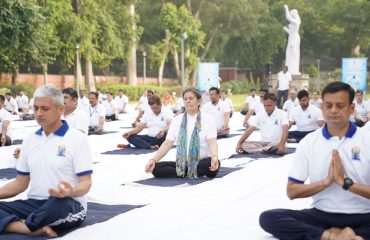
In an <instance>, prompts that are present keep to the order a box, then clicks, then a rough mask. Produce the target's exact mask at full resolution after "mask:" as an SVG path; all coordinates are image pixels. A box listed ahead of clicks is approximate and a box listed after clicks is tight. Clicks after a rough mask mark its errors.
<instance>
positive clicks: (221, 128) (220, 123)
mask: <svg viewBox="0 0 370 240" xmlns="http://www.w3.org/2000/svg"><path fill="white" fill-rule="evenodd" d="M209 97H210V99H211V101H210V102H206V103H205V104H204V105H203V107H202V110H203V111H204V112H206V113H208V114H209V115H211V116H213V117H214V118H215V122H216V127H217V137H227V135H228V134H229V132H230V128H229V120H230V111H231V109H230V106H228V105H227V104H226V103H225V102H223V101H220V89H219V88H216V87H211V88H210V89H209Z"/></svg>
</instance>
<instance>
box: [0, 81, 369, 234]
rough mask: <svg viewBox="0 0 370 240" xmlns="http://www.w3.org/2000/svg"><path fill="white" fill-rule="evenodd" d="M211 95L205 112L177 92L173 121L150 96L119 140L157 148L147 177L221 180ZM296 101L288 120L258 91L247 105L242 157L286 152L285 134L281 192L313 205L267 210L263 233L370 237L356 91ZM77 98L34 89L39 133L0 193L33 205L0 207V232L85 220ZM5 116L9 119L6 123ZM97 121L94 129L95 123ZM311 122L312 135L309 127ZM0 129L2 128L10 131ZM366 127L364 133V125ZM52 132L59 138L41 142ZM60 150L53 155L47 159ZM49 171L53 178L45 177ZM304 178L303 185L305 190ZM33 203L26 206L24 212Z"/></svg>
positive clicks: (43, 230) (336, 87)
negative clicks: (289, 147)
mask: <svg viewBox="0 0 370 240" xmlns="http://www.w3.org/2000/svg"><path fill="white" fill-rule="evenodd" d="M356 95H357V93H356ZM209 96H210V102H209V103H207V104H204V105H203V106H201V103H202V99H201V94H200V93H199V91H198V90H196V89H193V88H189V89H186V90H185V91H184V92H183V93H182V99H183V102H184V110H185V111H184V112H181V113H179V114H177V115H176V116H175V117H173V116H172V114H173V113H172V112H171V111H167V109H165V108H163V107H162V101H161V99H160V98H159V97H157V96H155V95H154V94H153V96H151V97H150V98H149V99H148V105H149V106H150V108H148V109H146V110H145V111H144V113H143V115H142V117H140V119H139V120H140V121H137V122H136V124H135V125H136V126H135V127H134V128H133V129H132V130H130V131H129V132H126V133H124V134H123V137H125V138H127V140H128V141H129V142H130V143H132V144H133V145H134V146H139V145H140V146H146V148H148V147H149V148H152V149H156V148H158V150H157V151H156V152H155V154H154V156H153V157H151V158H150V160H149V161H148V163H147V164H146V166H145V171H146V172H147V173H152V174H153V175H154V176H155V177H158V178H169V177H171V178H175V177H180V178H185V177H186V178H202V177H204V178H213V177H215V176H216V175H217V173H218V171H219V169H220V165H221V164H220V161H219V157H218V144H217V137H218V132H219V130H220V129H221V130H225V128H227V127H228V121H229V118H230V111H231V110H230V108H228V107H226V106H222V103H221V102H220V99H221V98H220V90H219V89H218V88H211V89H210V90H209ZM297 97H298V100H299V105H298V106H296V107H295V108H293V109H291V112H290V114H289V116H288V114H287V113H286V111H284V110H281V109H279V108H277V106H276V97H275V95H274V94H272V93H268V92H267V91H265V90H263V91H261V92H260V100H259V101H257V102H256V104H257V103H258V104H259V105H262V108H261V106H259V107H258V108H260V110H257V107H256V106H253V107H252V106H251V107H250V110H249V111H254V112H255V115H254V116H253V113H249V114H248V113H247V116H248V117H249V119H246V121H245V123H246V124H248V125H247V129H246V130H245V132H244V134H243V135H242V136H241V138H240V139H239V141H238V143H237V146H236V150H237V151H238V152H246V153H257V152H271V151H276V152H277V153H279V154H283V153H284V152H285V150H286V142H287V139H289V137H291V138H294V139H295V140H296V141H297V142H300V143H299V145H298V148H297V151H296V154H295V155H294V156H293V160H292V161H293V164H292V166H291V170H290V172H289V178H288V185H287V193H288V196H289V198H291V199H295V198H305V197H310V196H312V197H313V200H314V203H313V208H310V209H305V210H289V209H274V210H268V211H265V212H263V213H262V214H261V216H260V225H261V227H262V228H263V229H264V230H266V231H267V232H269V233H271V234H272V235H274V236H276V237H278V238H280V239H321V240H335V239H339V240H342V239H354V240H357V239H359V240H360V239H369V238H370V231H369V229H370V228H369V226H370V225H369V224H370V221H369V220H370V208H369V199H370V194H369V193H370V178H369V177H368V170H369V168H370V165H369V163H370V141H368V136H369V132H368V131H365V130H363V129H362V128H358V127H356V126H355V124H353V123H351V122H350V117H351V115H353V114H354V113H355V104H354V103H353V99H354V97H355V91H354V90H353V89H352V88H351V87H350V86H349V85H348V84H346V83H342V82H333V83H330V84H328V85H327V86H326V87H325V88H324V89H323V93H322V98H323V99H322V104H321V110H320V108H318V107H315V106H314V105H313V104H312V105H310V104H309V94H308V92H307V91H306V90H301V91H299V92H298V94H297ZM63 98H64V100H63ZM77 98H78V96H77V92H76V91H75V90H74V89H72V88H67V89H64V90H62V91H61V92H60V91H59V90H56V89H54V88H50V87H47V86H46V87H45V86H44V87H41V88H39V89H37V90H36V92H35V104H34V111H35V117H36V121H37V122H38V123H39V124H40V126H41V128H40V129H39V130H38V131H37V132H36V133H35V134H33V135H32V136H31V137H29V138H27V139H26V140H25V142H24V144H23V145H22V149H23V150H22V152H21V153H20V155H19V162H18V164H17V174H18V175H17V178H16V179H15V180H14V181H12V182H9V183H8V184H7V185H5V186H4V187H2V188H1V189H0V192H2V193H3V194H2V195H1V196H2V198H8V197H12V196H14V195H16V194H18V193H20V192H22V191H24V190H26V189H27V187H28V185H29V184H30V185H31V188H30V191H29V193H28V197H29V199H27V200H22V201H19V202H15V203H13V202H9V203H7V204H4V205H0V206H3V207H0V218H1V219H3V221H1V222H0V231H8V232H19V233H25V234H46V235H49V236H56V232H55V231H54V230H55V229H58V228H63V227H73V226H76V225H78V224H80V223H81V221H83V219H84V217H85V216H86V198H85V197H84V196H85V195H86V193H87V192H88V191H89V189H90V187H91V174H92V162H91V159H92V156H91V151H90V149H89V146H88V141H87V138H86V133H87V132H86V131H88V130H86V129H87V128H86V124H85V125H84V126H80V127H79V124H80V121H79V120H80V119H82V118H84V117H83V116H84V115H82V114H83V113H84V112H83V110H81V112H80V109H78V108H77V102H78V99H77ZM89 98H90V106H89V110H90V118H91V116H92V115H97V116H99V114H95V113H97V112H98V111H100V110H99V109H98V106H100V103H99V95H98V93H95V92H91V93H90V94H89ZM4 99H5V98H4V97H3V96H0V113H1V114H3V112H4V111H2V110H3V102H4V101H5V100H4ZM102 111H103V110H102ZM9 114H10V113H9V112H6V114H5V115H4V116H5V118H4V119H6V118H8V117H9ZM0 116H2V115H0ZM221 117H222V118H221ZM103 119H104V118H103ZM1 120H2V121H1V122H2V123H4V122H5V123H6V122H7V120H5V121H4V120H3V118H2V119H1ZM76 120H78V121H76ZM86 122H87V121H86ZM90 122H91V119H90ZM97 123H98V124H99V123H100V118H99V119H98V121H97ZM293 123H295V124H296V125H297V131H298V132H299V134H297V133H294V132H293V133H291V134H290V133H289V132H288V129H289V127H290V126H291V125H292V124H293ZM313 125H315V127H316V129H312V128H309V127H308V126H313ZM4 126H5V128H6V127H7V124H5V125H4ZM145 126H146V127H148V136H147V137H139V136H138V133H139V132H140V131H141V130H143V128H144V127H145ZM299 127H301V128H299ZM72 128H73V130H70V129H72ZM257 128H258V129H260V132H261V141H259V142H256V141H249V140H248V137H249V136H250V135H251V133H252V132H253V131H254V130H255V129H257ZM365 128H367V129H369V123H367V124H366V126H365ZM76 129H77V130H76ZM302 129H303V130H302ZM79 131H80V132H79ZM2 132H3V131H2ZM81 132H83V133H85V134H83V133H81ZM50 134H54V135H56V136H59V137H57V138H53V140H50V141H48V144H43V143H44V142H46V141H45V139H47V138H48V136H49V135H50ZM289 134H290V135H289ZM303 135H304V136H303ZM4 139H5V140H4V142H6V138H4ZM297 139H298V140H297ZM1 141H2V142H3V136H2V138H1ZM76 143H78V144H76ZM61 144H62V145H61ZM66 145H68V146H67V147H65V146H66ZM173 145H176V157H175V159H174V160H175V161H161V160H162V159H163V157H164V156H165V155H166V154H167V153H168V152H169V151H170V149H171V148H172V147H173ZM60 146H64V148H61V147H60ZM56 147H57V152H56V153H57V154H55V153H54V152H52V151H53V150H55V149H54V148H56ZM32 149H43V150H42V151H37V154H35V155H32V154H30V153H31V152H35V151H31V150H32ZM66 151H68V154H67V152H66ZM69 151H73V154H69V153H70V152H69ZM49 152H50V154H47V153H49ZM318 153H319V154H318ZM49 155H50V156H51V155H53V156H54V157H53V158H52V159H51V160H52V161H60V159H64V158H69V161H62V162H60V164H67V165H68V166H67V165H66V167H67V168H68V171H64V172H59V170H58V169H56V167H55V166H56V165H58V164H59V163H58V164H51V161H50V159H49V157H48V156H49ZM28 159H32V161H30V163H29V164H31V163H32V165H29V164H28V163H27V162H26V160H28ZM49 163H50V164H49ZM37 164H46V165H47V169H49V171H50V172H47V173H44V174H42V172H40V171H41V170H42V169H45V167H43V168H39V167H38V165H37ZM38 169H41V170H40V171H38ZM50 174H51V175H52V176H54V175H55V177H50ZM31 178H32V179H33V181H30V179H31ZM57 178H58V179H57ZM45 179H48V180H50V179H52V181H45ZM60 179H66V181H60ZM307 179H309V181H310V182H309V183H305V181H306V180H307ZM45 183H47V185H45ZM40 189H42V190H40ZM45 189H46V190H45ZM40 191H41V192H42V194H41V195H42V196H41V198H40V199H41V200H40V201H39V202H37V203H34V202H32V201H34V200H33V199H32V197H33V196H39V195H40ZM30 203H32V204H31V205H32V207H25V206H30ZM19 208H21V209H22V211H19ZM5 209H6V210H5ZM40 209H43V210H45V209H46V211H40ZM51 209H57V210H58V211H55V210H54V211H51ZM50 212H53V214H50ZM70 214H78V215H81V218H78V219H76V221H74V222H69V223H68V224H64V223H65V222H63V221H61V222H58V224H56V225H53V226H50V224H52V223H54V222H55V219H64V218H65V217H67V216H68V215H70ZM4 219H5V220H4ZM22 219H23V221H22Z"/></svg>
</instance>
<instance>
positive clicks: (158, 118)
mask: <svg viewBox="0 0 370 240" xmlns="http://www.w3.org/2000/svg"><path fill="white" fill-rule="evenodd" d="M172 118H173V113H172V112H171V111H170V110H169V109H168V108H163V107H162V109H161V112H160V113H159V114H158V115H155V114H154V113H153V111H152V109H150V110H148V111H145V112H144V114H143V116H142V118H141V119H140V122H141V123H143V124H146V126H147V127H148V136H149V137H155V136H157V134H158V133H159V132H160V131H161V130H164V129H166V127H167V124H168V123H169V122H170V121H171V120H172Z"/></svg>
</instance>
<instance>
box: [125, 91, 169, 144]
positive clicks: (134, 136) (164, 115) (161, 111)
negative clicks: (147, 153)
mask: <svg viewBox="0 0 370 240" xmlns="http://www.w3.org/2000/svg"><path fill="white" fill-rule="evenodd" d="M149 106H150V110H147V111H145V113H144V115H143V117H142V118H141V120H140V122H138V123H137V124H136V126H135V128H134V129H132V130H130V131H128V132H126V133H124V134H123V135H122V136H123V137H124V138H126V139H127V141H128V142H129V143H130V144H132V145H134V146H135V147H136V148H145V149H158V148H159V147H160V146H161V145H162V143H163V142H164V140H166V134H167V131H168V128H169V126H170V123H171V120H172V118H173V113H172V112H171V110H169V109H167V108H163V107H162V104H161V99H160V98H159V97H158V96H153V97H151V98H150V99H149ZM145 127H148V134H146V135H138V134H139V133H140V132H141V131H142V130H143V129H144V128H145ZM124 147H126V146H124Z"/></svg>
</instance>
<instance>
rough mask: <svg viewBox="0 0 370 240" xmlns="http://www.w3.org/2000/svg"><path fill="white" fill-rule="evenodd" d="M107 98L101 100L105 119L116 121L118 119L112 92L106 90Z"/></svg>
mask: <svg viewBox="0 0 370 240" xmlns="http://www.w3.org/2000/svg"><path fill="white" fill-rule="evenodd" d="M106 95H107V100H105V101H103V103H102V105H103V106H104V108H105V121H107V122H110V121H116V120H118V115H117V114H118V113H117V104H116V101H114V99H113V93H111V92H107V94H106Z"/></svg>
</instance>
